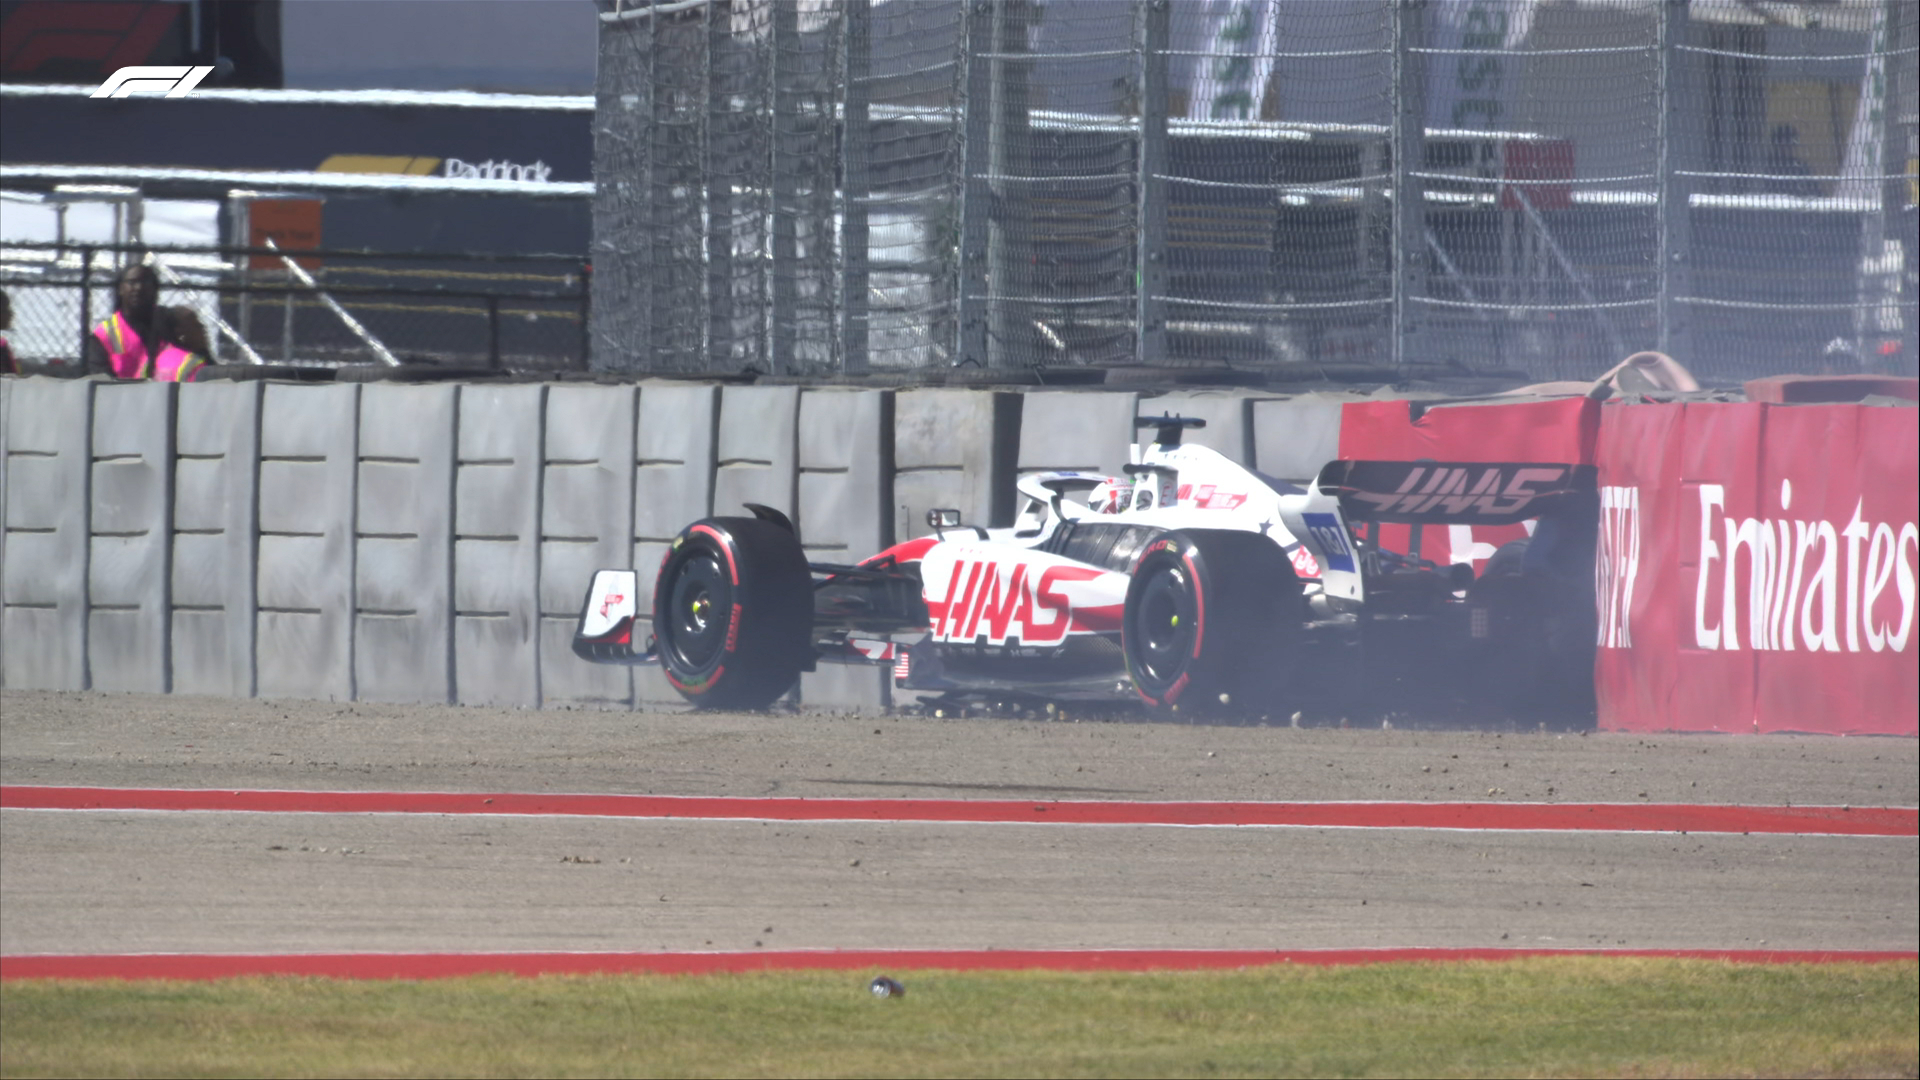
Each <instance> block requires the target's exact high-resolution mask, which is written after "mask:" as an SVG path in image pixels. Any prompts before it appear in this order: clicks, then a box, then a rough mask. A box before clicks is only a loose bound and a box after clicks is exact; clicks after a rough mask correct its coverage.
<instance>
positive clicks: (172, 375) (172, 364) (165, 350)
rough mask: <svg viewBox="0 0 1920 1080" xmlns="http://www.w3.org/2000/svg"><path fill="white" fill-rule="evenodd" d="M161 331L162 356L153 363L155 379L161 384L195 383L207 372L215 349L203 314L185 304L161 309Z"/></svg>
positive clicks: (159, 322) (159, 323) (156, 357)
mask: <svg viewBox="0 0 1920 1080" xmlns="http://www.w3.org/2000/svg"><path fill="white" fill-rule="evenodd" d="M156 322H157V323H158V327H159V332H160V353H159V355H158V356H155V357H154V360H153V377H154V379H156V380H157V381H159V382H192V381H194V380H195V379H197V378H199V377H200V375H201V373H202V372H204V371H205V370H206V367H207V357H208V356H210V355H212V353H213V347H212V345H210V344H209V343H208V341H207V328H206V327H205V326H204V325H202V324H201V322H200V313H199V312H197V311H195V310H193V309H192V308H190V307H188V306H187V305H185V304H179V305H177V306H174V307H170V308H162V309H160V317H159V318H158V319H157V320H156Z"/></svg>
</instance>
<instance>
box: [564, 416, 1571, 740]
mask: <svg viewBox="0 0 1920 1080" xmlns="http://www.w3.org/2000/svg"><path fill="white" fill-rule="evenodd" d="M1136 426H1137V430H1140V431H1142V432H1151V433H1152V438H1151V440H1150V441H1148V442H1145V443H1144V444H1143V443H1141V442H1136V443H1135V445H1134V446H1133V448H1132V452H1131V454H1130V457H1131V458H1132V461H1131V463H1130V464H1128V465H1127V466H1126V467H1125V469H1124V475H1122V476H1110V475H1103V474H1097V473H1088V472H1077V471H1054V472H1040V473H1033V474H1029V475H1025V476H1022V477H1020V478H1019V479H1018V481H1017V487H1018V491H1019V494H1020V496H1021V499H1020V500H1019V502H1020V508H1019V511H1018V513H1017V515H1016V517H1015V519H1014V521H1013V523H1012V524H1011V525H1010V526H1006V527H1000V528H989V527H985V526H981V525H975V524H967V523H964V522H962V521H961V515H960V513H959V512H958V511H955V510H944V509H940V510H932V511H929V512H928V515H927V521H928V525H929V526H930V527H931V529H932V530H933V531H932V533H931V535H927V536H922V537H918V538H915V539H912V540H908V541H905V542H904V543H900V544H896V545H894V546H892V547H890V548H888V549H887V550H885V551H881V552H878V553H876V554H874V555H872V556H870V557H868V558H866V559H864V560H862V561H860V562H859V563H856V564H852V565H843V564H832V563H818V562H815V563H810V562H808V560H807V558H806V556H805V554H804V553H803V551H802V548H801V544H800V538H799V536H798V534H797V533H796V531H795V528H794V525H793V523H792V522H791V521H790V520H789V519H788V518H787V517H786V515H784V514H782V513H781V512H779V511H778V510H775V509H773V508H771V507H766V506H761V505H755V504H747V506H746V509H747V510H748V511H749V512H750V514H751V516H738V517H713V518H706V519H702V520H700V521H696V522H694V523H692V524H690V525H688V526H687V527H686V528H685V529H684V530H683V531H682V532H681V533H680V534H679V536H678V537H676V538H675V539H674V541H673V544H672V546H671V548H670V549H669V550H668V552H667V553H666V555H665V557H664V558H663V559H662V561H661V564H660V567H659V570H658V573H657V575H656V577H655V583H654V590H653V606H652V610H651V612H650V613H649V614H650V615H651V632H650V633H646V631H645V629H644V625H645V623H644V620H643V619H642V618H641V612H640V611H639V608H638V603H637V597H638V596H639V595H640V590H639V577H638V572H637V571H634V570H623V569H614V570H601V571H599V572H597V573H596V574H595V575H594V577H593V581H592V583H591V585H590V587H589V588H588V590H587V596H586V602H585V605H584V608H583V610H582V613H581V616H580V621H579V624H578V628H577V630H576V633H575V636H574V641H573V648H574V651H575V653H577V654H578V655H579V656H581V657H582V658H584V659H586V660H589V661H593V662H596V663H624V664H646V663H658V664H659V665H660V666H661V667H662V668H663V669H664V670H665V672H666V677H667V679H668V680H669V681H670V682H671V683H672V685H673V686H674V688H675V689H676V690H677V691H678V692H679V693H680V694H681V695H682V696H683V697H685V698H686V699H687V700H688V701H689V702H692V703H693V704H694V705H695V706H699V707H705V708H725V709H760V708H765V707H766V706H768V705H770V704H772V703H773V702H775V701H777V700H778V699H780V698H781V697H782V696H784V695H785V694H786V693H787V692H788V691H789V690H790V689H791V688H792V687H793V686H794V684H795V682H796V680H797V679H798V677H799V674H800V673H801V672H802V671H811V670H814V668H815V666H816V665H817V664H820V663H841V664H881V665H887V666H890V667H892V669H893V676H894V679H895V685H896V687H897V688H899V689H901V690H904V691H909V692H913V691H917V692H922V693H925V694H934V695H944V696H948V697H968V696H974V697H984V698H999V699H1004V698H1006V697H1009V696H1012V697H1019V698H1025V699H1029V700H1039V699H1045V700H1084V699H1087V698H1106V699H1125V698H1137V699H1139V700H1140V701H1142V702H1144V703H1145V704H1146V705H1148V706H1150V707H1152V708H1155V709H1164V710H1176V709H1184V710H1192V711H1215V710H1235V711H1261V712H1265V711H1270V710H1273V709H1276V708H1281V707H1284V706H1285V704H1286V702H1287V701H1288V699H1289V696H1290V695H1291V694H1293V693H1295V692H1296V690H1297V688H1298V686H1299V684H1300V683H1301V682H1302V681H1303V679H1302V675H1303V674H1304V673H1303V672H1302V670H1301V669H1302V666H1303V659H1302V658H1303V657H1305V656H1308V655H1310V654H1311V650H1312V648H1313V647H1315V646H1316V645H1326V644H1333V645H1337V646H1352V645H1356V644H1362V645H1364V644H1365V643H1366V642H1367V641H1369V640H1373V641H1384V640H1387V639H1389V638H1392V637H1394V636H1395V632H1396V631H1400V632H1401V633H1400V634H1399V636H1400V637H1401V638H1408V636H1409V635H1408V634H1407V633H1405V631H1407V630H1409V629H1410V628H1411V630H1412V633H1411V637H1410V640H1411V641H1413V642H1414V645H1413V648H1415V649H1416V650H1417V649H1418V648H1420V646H1421V644H1422V643H1445V644H1446V645H1448V646H1449V647H1453V648H1466V647H1470V646H1472V645H1473V644H1474V643H1475V642H1479V643H1481V644H1482V645H1483V646H1490V645H1493V644H1495V643H1496V641H1499V642H1505V643H1507V644H1508V645H1509V646H1510V647H1537V643H1538V642H1540V641H1543V640H1546V639H1547V638H1548V637H1549V636H1550V635H1547V634H1546V633H1545V628H1546V625H1547V622H1548V621H1549V619H1548V616H1547V615H1543V612H1554V611H1565V610H1572V611H1573V612H1575V617H1574V618H1573V620H1572V621H1573V622H1574V623H1576V624H1577V623H1578V614H1577V613H1578V611H1579V603H1580V601H1579V589H1580V586H1579V584H1578V579H1579V578H1580V576H1581V570H1580V562H1581V559H1582V557H1583V555H1582V548H1581V545H1582V542H1583V539H1584V543H1585V548H1584V558H1585V559H1586V570H1585V574H1586V580H1587V581H1588V585H1587V592H1588V597H1587V600H1586V605H1587V611H1588V631H1587V632H1588V639H1589V641H1590V638H1591V595H1590V594H1591V566H1592V562H1591V559H1592V542H1591V536H1590V532H1591V528H1590V527H1588V528H1587V529H1585V530H1584V532H1583V529H1582V527H1581V526H1580V525H1579V522H1580V521H1582V520H1585V518H1584V515H1583V513H1582V512H1581V511H1580V510H1578V509H1571V510H1570V508H1577V507H1583V506H1585V505H1586V504H1587V503H1594V504H1595V505H1597V496H1596V495H1595V494H1594V486H1593V476H1592V469H1591V467H1577V466H1574V465H1570V464H1554V463H1530V462H1503V463H1496V464H1484V463H1473V464H1456V463H1441V462H1431V461H1424V462H1386V461H1335V462H1331V463H1329V464H1328V465H1327V466H1326V467H1325V468H1324V469H1322V470H1321V472H1320V475H1319V477H1318V478H1317V479H1316V480H1315V482H1314V483H1312V484H1310V485H1308V486H1306V487H1300V486H1297V485H1294V484H1291V483H1288V482H1286V481H1282V480H1278V479H1275V478H1273V477H1269V476H1265V475H1263V474H1261V473H1259V472H1256V471H1254V470H1252V469H1249V468H1246V467H1244V466H1241V465H1239V464H1237V463H1235V462H1234V461H1232V460H1231V459H1229V458H1227V457H1225V456H1224V455H1222V454H1220V453H1218V452H1216V451H1214V450H1212V449H1210V448H1207V447H1204V446H1199V445H1192V444H1185V443H1183V441H1182V435H1183V433H1184V432H1186V431H1188V430H1192V429H1194V428H1199V427H1202V426H1204V421H1202V420H1198V419H1193V418H1183V417H1178V416H1159V417H1148V416H1142V417H1137V418H1136ZM1543 517H1544V518H1552V519H1555V520H1559V519H1568V520H1570V521H1572V522H1573V523H1574V524H1573V525H1571V526H1570V527H1567V528H1562V529H1559V530H1557V531H1555V530H1539V529H1536V530H1535V537H1534V541H1533V546H1534V547H1535V548H1536V549H1537V550H1532V551H1526V550H1518V549H1517V548H1519V547H1524V546H1525V545H1524V544H1523V545H1519V546H1516V549H1503V551H1502V552H1501V553H1500V555H1499V556H1497V557H1496V558H1495V559H1494V560H1493V562H1492V563H1491V564H1490V565H1489V567H1488V571H1489V572H1488V573H1487V574H1486V575H1483V576H1482V577H1481V578H1476V576H1475V575H1474V573H1473V570H1472V568H1471V567H1470V566H1466V565H1455V566H1447V567H1443V566H1438V565H1436V564H1434V563H1432V562H1428V561H1425V560H1422V559H1420V558H1419V557H1418V556H1417V553H1416V554H1412V555H1409V554H1401V553H1395V552H1389V551H1384V550H1381V548H1380V546H1379V544H1378V542H1377V537H1378V524H1379V523H1386V522H1406V523H1410V524H1415V525H1425V524H1438V523H1458V522H1475V523H1482V524H1512V523H1516V522H1521V521H1524V520H1529V519H1536V518H1543ZM1369 529H1371V530H1372V531H1371V532H1369V531H1368V530H1369ZM1556 537H1558V538H1559V539H1556ZM1549 549H1553V550H1549ZM1568 566H1571V567H1572V571H1571V576H1569V573H1568V572H1566V567H1568ZM1529 567H1533V568H1537V569H1538V568H1544V570H1542V572H1540V573H1533V574H1527V573H1525V571H1526V570H1527V568H1529ZM1497 577H1512V578H1513V579H1514V581H1515V582H1523V583H1524V586H1523V587H1521V588H1517V589H1515V588H1496V587H1494V585H1495V584H1499V583H1492V582H1489V581H1488V580H1487V579H1492V578H1497ZM1569 580H1572V584H1571V585H1568V584H1566V582H1568V581H1569ZM1540 582H1547V583H1548V584H1547V585H1545V586H1542V585H1540V584H1539V583H1540ZM1555 583H1558V584H1555ZM1569 595H1571V596H1572V603H1571V606H1569V604H1568V603H1567V596H1569ZM1543 597H1544V599H1542V598H1543ZM1476 598H1478V602H1477V603H1476ZM1563 636H1564V635H1563ZM1573 637H1574V639H1575V651H1576V652H1577V650H1578V641H1577V639H1578V627H1577V625H1576V626H1575V627H1573ZM1588 655H1589V657H1590V655H1591V654H1590V653H1589V654H1588ZM1531 666H1532V667H1533V668H1535V669H1537V668H1538V667H1539V665H1531ZM1574 667H1575V669H1576V670H1577V667H1578V662H1577V657H1576V660H1575V663H1574Z"/></svg>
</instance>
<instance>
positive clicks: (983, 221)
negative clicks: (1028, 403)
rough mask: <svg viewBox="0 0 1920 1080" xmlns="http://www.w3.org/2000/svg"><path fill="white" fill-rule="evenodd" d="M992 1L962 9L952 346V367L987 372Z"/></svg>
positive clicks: (976, 2)
mask: <svg viewBox="0 0 1920 1080" xmlns="http://www.w3.org/2000/svg"><path fill="white" fill-rule="evenodd" d="M993 6H994V0H972V2H971V3H969V4H968V5H967V44H966V48H965V50H964V52H963V53H962V56H961V63H963V64H965V65H966V66H967V77H966V79H967V83H966V85H967V98H966V102H965V103H964V106H963V108H964V110H965V121H966V132H965V139H964V142H963V144H962V146H961V154H960V160H961V169H962V174H961V175H962V184H963V186H962V190H961V199H960V297H959V307H960V317H959V319H958V324H959V331H960V340H959V341H958V342H956V343H955V348H954V366H955V367H960V366H972V367H988V366H990V365H991V364H992V360H993V354H992V349H991V347H990V346H989V344H988V339H987V228H988V219H989V218H990V217H991V216H992V206H991V203H992V201H993V189H992V187H991V186H990V185H989V184H988V182H987V172H988V169H989V164H988V162H989V161H990V159H991V154H990V152H989V150H988V144H989V143H990V142H991V140H992V138H993V82H992V69H991V67H990V65H991V64H992V63H993V62H992V61H991V60H989V59H987V55H988V54H989V53H991V52H993Z"/></svg>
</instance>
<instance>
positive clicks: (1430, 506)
mask: <svg viewBox="0 0 1920 1080" xmlns="http://www.w3.org/2000/svg"><path fill="white" fill-rule="evenodd" d="M1597 477H1598V470H1596V469H1595V468H1594V467H1593V466H1591V465H1567V464H1557V463H1551V462H1519V461H1501V462H1457V461H1330V462H1328V463H1327V465H1326V467H1325V468H1323V469H1321V470H1320V476H1319V478H1318V480H1317V481H1316V482H1315V486H1316V487H1317V488H1318V489H1319V490H1320V492H1321V493H1323V494H1327V495H1332V496H1334V497H1335V498H1338V499H1339V500H1340V509H1341V512H1342V513H1344V514H1345V515H1346V516H1347V517H1348V518H1349V519H1350V520H1353V521H1386V522H1397V523H1403V524H1409V525H1462V524H1478V525H1513V524H1517V523H1518V522H1522V521H1526V520H1528V519H1529V518H1537V517H1540V516H1541V515H1543V514H1550V513H1552V512H1554V510H1555V508H1556V507H1558V506H1561V505H1563V504H1566V503H1568V502H1570V501H1572V500H1573V499H1575V498H1578V497H1580V496H1582V495H1591V494H1592V493H1593V492H1595V491H1596V490H1598V489H1597V488H1596V486H1595V485H1596V482H1597Z"/></svg>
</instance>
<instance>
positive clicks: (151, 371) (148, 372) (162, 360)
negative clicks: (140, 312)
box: [93, 311, 207, 382]
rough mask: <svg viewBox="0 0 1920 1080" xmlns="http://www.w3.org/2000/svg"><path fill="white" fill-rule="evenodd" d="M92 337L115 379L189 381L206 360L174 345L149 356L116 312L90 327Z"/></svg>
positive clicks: (141, 342) (162, 348) (138, 339)
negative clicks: (96, 341) (102, 350)
mask: <svg viewBox="0 0 1920 1080" xmlns="http://www.w3.org/2000/svg"><path fill="white" fill-rule="evenodd" d="M93 336H94V337H95V338H96V339H97V340H98V341H99V342H100V345H101V347H102V348H104V349H106V350H107V360H108V362H109V364H110V365H111V366H112V368H113V377H114V378H116V379H145V378H147V377H149V376H151V377H152V378H153V379H154V380H155V381H157V382H192V381H193V380H194V378H195V377H196V376H198V375H199V374H200V369H201V368H203V367H205V366H206V363H207V362H206V360H204V359H202V358H201V357H200V356H197V355H195V354H194V353H190V352H188V351H187V350H185V349H183V348H181V347H180V346H178V345H172V344H168V345H164V346H162V347H161V349H160V353H159V355H158V356H149V355H148V353H147V345H146V343H145V342H143V341H141V340H140V335H139V334H136V333H134V330H133V327H132V326H131V325H130V324H128V322H127V319H126V316H124V315H122V314H121V313H120V312H118V311H116V312H114V313H113V314H112V315H111V316H109V317H107V318H106V319H104V320H102V321H101V323H100V325H99V326H96V327H94V328H93Z"/></svg>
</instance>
